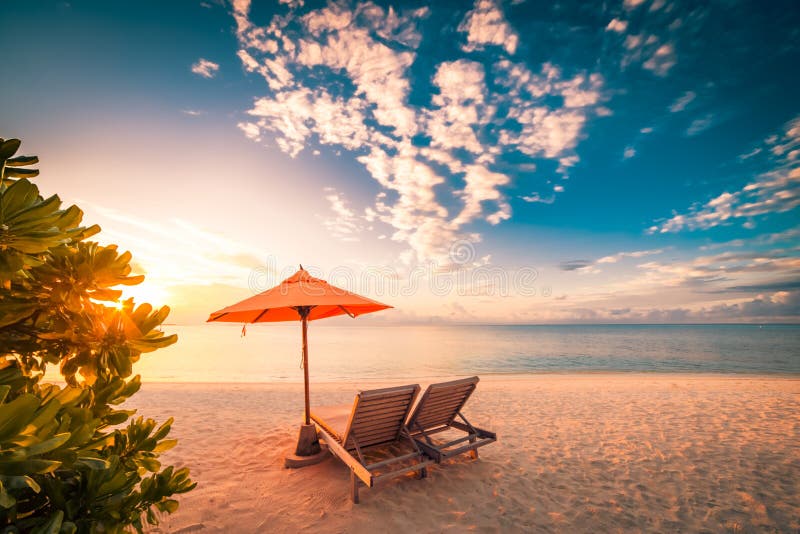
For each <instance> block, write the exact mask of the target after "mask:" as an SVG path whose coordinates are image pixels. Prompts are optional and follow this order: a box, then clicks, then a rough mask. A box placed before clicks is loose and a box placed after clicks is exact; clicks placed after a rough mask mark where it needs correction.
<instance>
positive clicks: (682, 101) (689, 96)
mask: <svg viewBox="0 0 800 534" xmlns="http://www.w3.org/2000/svg"><path fill="white" fill-rule="evenodd" d="M695 98H697V93H695V92H694V91H686V92H685V93H683V94H682V95H681V96H680V97H678V99H677V100H675V102H673V103H672V104H670V106H669V110H670V112H671V113H678V112H680V111H683V110H684V109H686V106H688V105H689V104H691V103H692V102H693V101H694V99H695Z"/></svg>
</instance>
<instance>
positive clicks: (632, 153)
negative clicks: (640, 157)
mask: <svg viewBox="0 0 800 534" xmlns="http://www.w3.org/2000/svg"><path fill="white" fill-rule="evenodd" d="M635 155H636V149H635V148H634V147H632V146H626V147H625V152H623V154H622V158H623V159H630V158H632V157H633V156H635Z"/></svg>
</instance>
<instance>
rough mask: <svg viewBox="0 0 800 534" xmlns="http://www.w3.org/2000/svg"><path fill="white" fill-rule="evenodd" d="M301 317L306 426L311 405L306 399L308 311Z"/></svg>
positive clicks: (309, 422)
mask: <svg viewBox="0 0 800 534" xmlns="http://www.w3.org/2000/svg"><path fill="white" fill-rule="evenodd" d="M302 317H303V381H304V382H305V386H306V424H307V425H310V424H311V403H310V402H309V399H308V311H305V313H303V314H302Z"/></svg>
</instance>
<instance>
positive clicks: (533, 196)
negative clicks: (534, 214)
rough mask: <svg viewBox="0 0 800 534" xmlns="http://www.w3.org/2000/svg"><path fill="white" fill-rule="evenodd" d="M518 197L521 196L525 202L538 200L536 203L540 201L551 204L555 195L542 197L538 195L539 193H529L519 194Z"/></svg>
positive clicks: (554, 199)
mask: <svg viewBox="0 0 800 534" xmlns="http://www.w3.org/2000/svg"><path fill="white" fill-rule="evenodd" d="M519 198H521V199H522V200H524V201H525V202H538V203H541V204H552V203H553V202H555V201H556V197H555V195H552V196H550V197H546V198H542V196H541V195H539V193H531V194H530V195H524V196H521V197H519Z"/></svg>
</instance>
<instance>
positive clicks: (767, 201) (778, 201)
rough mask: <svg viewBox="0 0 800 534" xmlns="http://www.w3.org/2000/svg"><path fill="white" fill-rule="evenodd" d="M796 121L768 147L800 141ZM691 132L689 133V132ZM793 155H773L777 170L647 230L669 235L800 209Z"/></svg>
mask: <svg viewBox="0 0 800 534" xmlns="http://www.w3.org/2000/svg"><path fill="white" fill-rule="evenodd" d="M796 121H797V119H794V120H792V121H790V122H788V123H787V124H786V125H785V127H784V132H783V133H782V135H780V136H778V135H775V136H770V138H768V140H767V144H772V145H779V144H789V145H791V144H792V143H794V142H798V141H800V129H798V128H795V126H796V124H797V122H796ZM687 133H688V132H687ZM789 156H790V153H785V152H781V153H780V154H773V158H774V161H773V165H774V168H773V170H771V171H768V172H765V173H762V174H761V175H759V176H758V177H757V178H756V179H755V180H754V181H753V182H750V183H748V184H747V185H745V186H744V187H742V188H741V189H739V190H735V191H733V192H728V191H725V192H723V193H721V194H719V195H717V196H716V197H714V198H712V199H711V200H709V201H708V202H706V203H705V204H696V205H694V206H692V207H691V208H690V209H689V211H688V212H687V213H683V214H678V213H676V214H674V215H673V216H672V217H671V218H669V219H666V220H664V221H660V222H658V223H657V224H654V225H653V226H651V227H650V228H649V229H648V233H651V234H652V233H662V234H663V233H670V232H678V231H681V230H684V229H688V230H696V229H707V228H713V227H715V226H719V225H721V224H727V223H730V222H732V221H734V220H737V219H748V221H746V222H748V223H752V219H753V218H755V217H760V216H764V215H767V214H770V213H784V212H788V211H791V210H793V209H795V208H796V207H798V206H800V166H798V165H797V164H796V162H795V161H794V160H793V159H791V158H790V157H789Z"/></svg>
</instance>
